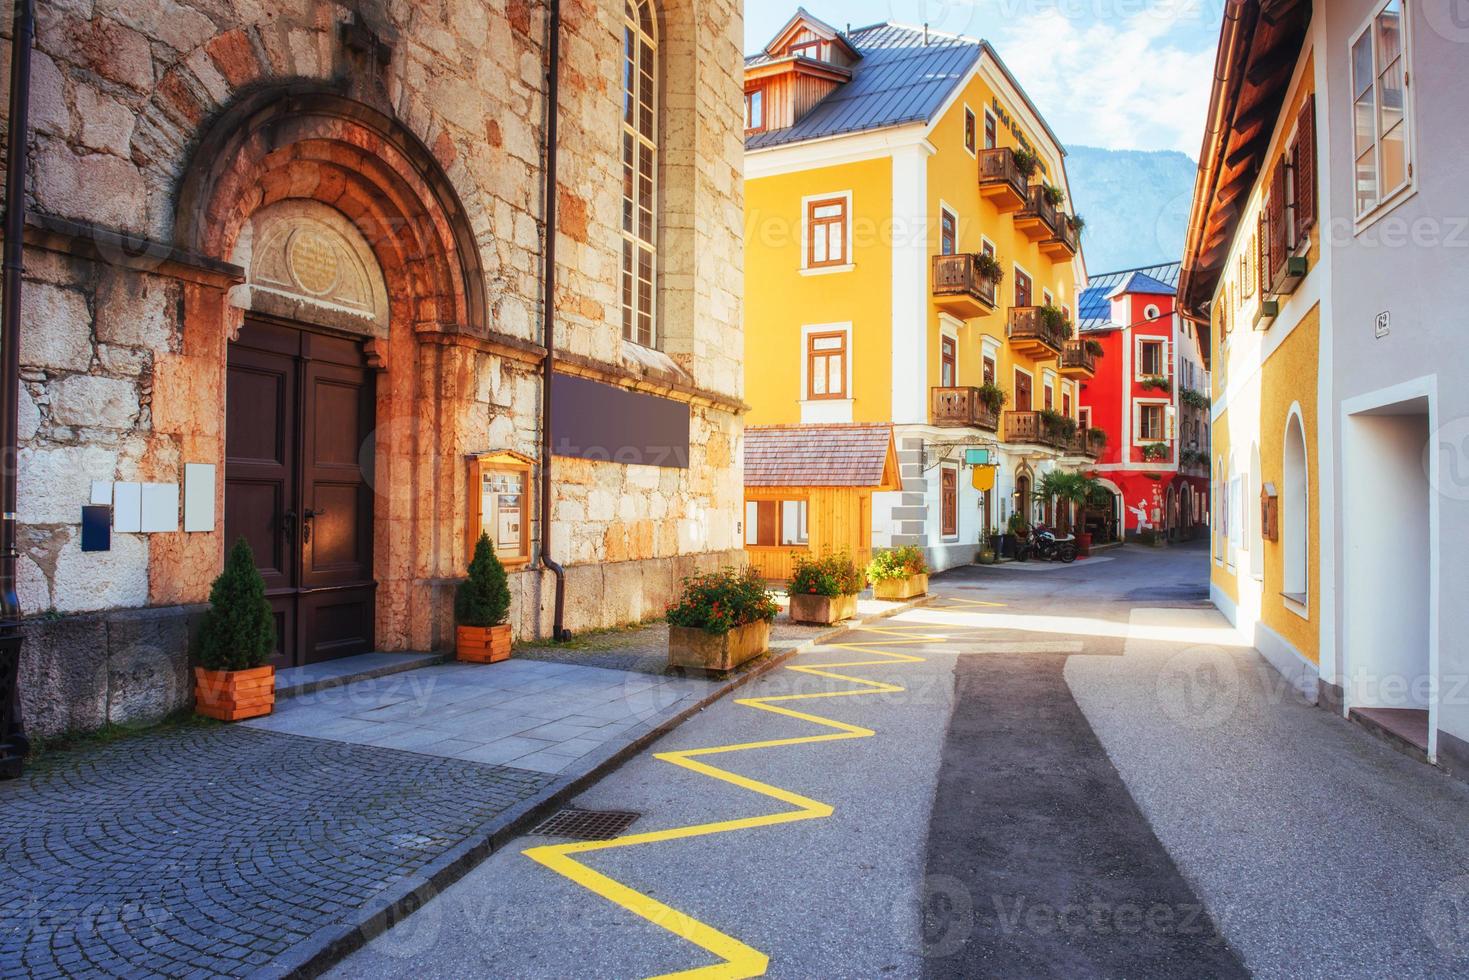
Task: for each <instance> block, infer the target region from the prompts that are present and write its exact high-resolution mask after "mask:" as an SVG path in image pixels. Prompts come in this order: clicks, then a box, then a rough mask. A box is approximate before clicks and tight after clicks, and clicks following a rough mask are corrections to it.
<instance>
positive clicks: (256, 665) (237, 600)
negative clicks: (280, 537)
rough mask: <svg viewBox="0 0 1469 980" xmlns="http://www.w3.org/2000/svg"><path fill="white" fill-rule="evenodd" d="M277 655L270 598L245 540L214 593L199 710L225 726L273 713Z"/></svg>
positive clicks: (198, 686)
mask: <svg viewBox="0 0 1469 980" xmlns="http://www.w3.org/2000/svg"><path fill="white" fill-rule="evenodd" d="M274 651H275V614H274V613H272V612H271V609H270V603H269V602H268V601H267V600H266V598H265V580H264V579H263V578H261V577H260V571H259V570H258V569H257V568H256V567H255V554H254V553H253V552H252V551H251V550H250V545H249V544H248V543H247V542H246V541H245V539H244V538H240V539H239V540H237V541H236V542H235V546H234V547H233V548H231V549H230V553H229V556H228V557H227V558H226V559H225V563H224V571H222V572H220V573H219V577H218V578H216V579H215V580H214V586H213V588H211V589H210V590H209V612H208V613H206V614H205V616H204V624H203V627H202V628H201V629H200V632H199V665H198V666H197V667H195V668H194V710H195V711H197V712H198V713H199V714H201V715H204V716H205V717H206V718H217V719H218V720H220V721H242V720H244V719H246V718H259V717H260V716H262V715H268V714H270V713H271V711H272V710H273V709H274V708H275V668H274V667H272V666H271V665H270V664H269V663H268V662H267V661H269V660H270V656H271V654H272V653H273V652H274Z"/></svg>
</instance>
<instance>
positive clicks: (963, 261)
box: [933, 252, 995, 319]
mask: <svg viewBox="0 0 1469 980" xmlns="http://www.w3.org/2000/svg"><path fill="white" fill-rule="evenodd" d="M978 261H979V256H977V255H975V254H973V253H972V252H960V253H958V254H957V255H935V256H934V257H933V301H934V304H935V305H937V306H939V307H940V308H942V309H944V310H946V311H948V312H949V313H952V314H953V315H954V316H957V317H959V318H960V319H968V318H969V317H974V316H984V315H986V314H988V313H993V312H994V309H995V284H994V281H993V280H990V279H987V278H985V277H984V276H982V275H980V274H979V269H978V265H977V263H978Z"/></svg>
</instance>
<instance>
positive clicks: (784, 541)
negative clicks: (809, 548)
mask: <svg viewBox="0 0 1469 980" xmlns="http://www.w3.org/2000/svg"><path fill="white" fill-rule="evenodd" d="M806 515H807V504H806V501H805V500H747V501H745V544H746V545H752V546H754V547H756V548H774V547H777V546H779V547H794V548H802V547H805V546H806V544H807V543H808V537H807V528H806Z"/></svg>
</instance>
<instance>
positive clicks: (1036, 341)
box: [1005, 306, 1066, 358]
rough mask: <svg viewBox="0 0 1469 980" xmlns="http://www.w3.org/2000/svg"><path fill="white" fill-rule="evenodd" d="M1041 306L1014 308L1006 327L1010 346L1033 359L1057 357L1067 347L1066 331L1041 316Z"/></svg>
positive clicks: (1011, 308) (1011, 309) (1011, 310)
mask: <svg viewBox="0 0 1469 980" xmlns="http://www.w3.org/2000/svg"><path fill="white" fill-rule="evenodd" d="M1042 309H1044V307H1040V306H1012V307H1010V316H1009V320H1008V322H1007V323H1006V326H1005V333H1006V336H1008V337H1009V338H1010V346H1011V347H1013V348H1014V349H1016V350H1018V351H1019V352H1020V353H1022V354H1026V355H1027V356H1029V357H1032V358H1049V357H1057V356H1059V355H1060V353H1061V349H1062V348H1063V347H1064V346H1065V345H1066V334H1065V332H1064V331H1062V330H1060V329H1057V328H1056V327H1054V326H1052V325H1051V323H1050V321H1049V320H1047V319H1046V318H1045V317H1044V316H1042V315H1041V310H1042Z"/></svg>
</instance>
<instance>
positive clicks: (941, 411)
mask: <svg viewBox="0 0 1469 980" xmlns="http://www.w3.org/2000/svg"><path fill="white" fill-rule="evenodd" d="M928 393H929V409H928V414H929V419H930V420H931V421H932V423H933V424H934V425H957V426H964V427H967V428H973V429H986V430H988V431H990V432H994V431H996V430H998V429H999V427H1000V418H999V413H998V412H996V411H995V410H994V409H992V408H990V407H989V406H988V405H986V404H985V403H984V402H983V401H982V400H981V399H980V397H979V389H978V388H930V389H928Z"/></svg>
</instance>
